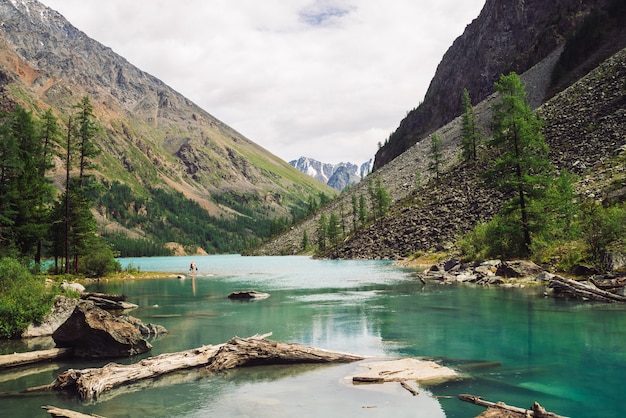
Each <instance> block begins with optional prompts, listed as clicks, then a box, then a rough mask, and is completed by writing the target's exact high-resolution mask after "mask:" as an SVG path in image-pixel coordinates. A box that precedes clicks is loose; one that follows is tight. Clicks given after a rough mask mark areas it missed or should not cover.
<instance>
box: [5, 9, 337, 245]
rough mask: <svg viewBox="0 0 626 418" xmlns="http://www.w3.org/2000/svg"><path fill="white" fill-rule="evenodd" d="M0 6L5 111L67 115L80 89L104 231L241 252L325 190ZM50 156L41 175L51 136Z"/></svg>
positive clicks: (107, 57) (121, 67) (171, 94)
mask: <svg viewBox="0 0 626 418" xmlns="http://www.w3.org/2000/svg"><path fill="white" fill-rule="evenodd" d="M0 15H2V16H3V25H2V26H1V27H0V97H2V101H1V103H2V105H1V106H2V108H3V109H4V110H12V109H13V108H14V107H15V106H16V105H20V106H22V107H24V108H26V109H29V110H33V112H34V114H35V116H37V115H40V114H41V113H42V112H43V111H44V110H45V109H47V108H48V107H52V108H53V109H54V111H55V114H56V116H57V117H58V118H59V120H60V121H61V122H62V123H67V120H68V117H69V115H70V114H71V112H73V108H72V107H73V105H75V104H76V103H78V101H79V100H80V99H81V97H83V96H89V97H90V99H91V102H92V104H93V106H94V113H95V115H96V116H97V119H98V123H99V125H100V127H101V130H100V132H99V134H98V141H97V142H98V145H99V149H100V150H101V151H102V152H101V153H100V155H99V156H98V157H97V160H96V167H95V168H94V169H93V171H92V174H93V175H94V176H95V178H96V179H98V180H97V181H98V182H99V183H102V184H104V186H105V187H104V188H103V189H101V191H100V192H99V193H97V194H96V195H94V196H93V197H94V198H95V199H96V201H97V217H98V220H99V223H100V229H101V232H102V233H103V234H116V235H117V234H120V236H123V237H127V238H131V239H147V240H151V241H155V242H159V243H162V242H165V241H176V242H178V243H180V244H182V245H183V246H185V247H188V248H189V249H190V250H191V251H194V249H195V248H196V247H202V248H205V249H206V250H207V251H209V252H232V251H241V250H242V249H243V248H247V247H249V246H251V245H254V244H255V243H258V242H259V240H260V239H261V238H263V237H266V236H268V235H269V234H270V233H271V232H275V231H276V230H277V229H278V228H280V227H283V226H285V225H286V224H288V223H289V222H291V220H292V219H293V218H297V217H299V216H302V215H303V214H304V213H305V212H306V210H307V205H308V200H309V198H310V197H311V196H314V197H318V196H319V195H320V194H322V193H323V194H326V195H328V196H333V195H334V194H335V192H334V191H333V190H332V189H331V188H330V187H327V186H326V185H324V184H322V183H320V182H317V181H315V180H314V179H312V178H310V177H309V176H306V175H305V174H303V173H300V172H299V171H298V170H296V169H295V168H293V167H291V166H290V165H289V164H288V163H287V162H285V161H282V160H281V159H279V158H278V157H276V156H275V155H273V154H271V153H270V152H269V151H267V150H265V149H263V148H262V147H260V146H258V145H257V144H255V143H254V142H252V141H250V140H249V139H247V138H245V137H244V136H242V135H241V134H239V133H238V132H237V131H235V130H234V129H232V128H230V127H229V126H227V125H225V124H224V123H222V122H220V121H219V120H217V119H216V118H214V117H213V116H211V115H210V114H209V113H207V112H206V111H204V110H203V109H201V108H199V107H198V106H197V105H195V104H194V103H192V102H190V101H189V100H188V99H186V98H185V97H183V96H182V95H181V94H179V93H177V92H176V91H174V90H172V89H171V88H170V87H168V86H167V85H165V84H164V83H163V82H161V81H160V80H158V79H156V78H154V77H152V76H151V75H149V74H146V73H144V72H142V71H141V70H139V69H138V68H136V67H134V66H132V65H131V64H129V63H128V62H127V61H126V60H125V59H124V58H122V57H120V56H119V55H117V54H115V53H114V52H113V51H111V50H110V49H109V48H106V47H105V46H103V45H101V44H99V43H98V42H96V41H94V40H92V39H90V38H88V37H87V36H86V35H85V34H84V33H82V32H80V31H79V30H77V29H76V28H74V27H73V26H72V25H71V24H70V23H69V22H67V21H66V20H65V19H64V18H63V17H62V16H61V15H59V14H58V13H56V12H55V11H53V10H51V9H48V8H46V7H45V6H44V5H42V4H41V3H39V2H37V1H34V0H20V1H8V0H3V1H1V2H0ZM62 142H63V141H60V143H61V144H62ZM58 154H59V156H58V157H57V159H56V161H55V162H56V164H55V169H54V170H53V172H52V173H51V175H52V177H53V181H54V184H55V185H57V186H59V187H60V186H62V184H63V181H64V166H63V160H62V158H61V156H62V155H63V146H62V145H61V146H60V147H59V148H58ZM183 218H185V221H184V222H182V221H181V219H183ZM207 225H208V226H207ZM198 230H201V231H202V232H198Z"/></svg>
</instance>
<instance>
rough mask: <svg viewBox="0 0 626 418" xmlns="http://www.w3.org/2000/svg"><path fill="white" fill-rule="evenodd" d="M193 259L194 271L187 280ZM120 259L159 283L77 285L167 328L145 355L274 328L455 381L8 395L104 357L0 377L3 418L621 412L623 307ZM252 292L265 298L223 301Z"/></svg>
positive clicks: (337, 370)
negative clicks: (502, 407)
mask: <svg viewBox="0 0 626 418" xmlns="http://www.w3.org/2000/svg"><path fill="white" fill-rule="evenodd" d="M192 260H194V261H195V262H196V264H197V266H198V271H197V272H195V274H194V276H195V277H191V276H190V273H189V271H188V266H189V263H190V262H191V261H192ZM121 262H122V264H123V265H127V264H129V263H132V265H134V266H139V267H140V268H141V270H142V271H169V272H171V273H172V277H171V278H168V279H159V280H149V279H146V280H127V281H124V282H121V283H120V282H115V283H113V282H112V283H102V282H101V283H99V284H94V285H90V289H89V290H93V291H106V292H110V293H124V294H126V295H127V296H128V300H129V301H130V302H133V303H136V304H138V305H139V306H140V308H139V309H137V310H135V311H133V312H132V315H133V316H136V317H138V318H140V319H142V320H143V321H144V322H153V323H159V324H162V325H164V326H165V327H166V328H167V329H168V330H169V333H168V334H167V335H165V336H162V337H159V338H158V339H156V340H153V341H152V344H153V345H154V348H153V350H152V352H151V353H150V355H157V354H160V353H164V352H172V351H180V350H184V349H188V348H193V347H198V346H201V345H205V344H218V343H222V342H225V341H226V340H228V339H229V338H231V337H233V336H235V335H238V336H244V337H245V336H250V335H253V334H256V333H266V332H272V333H273V335H272V337H271V338H272V339H274V340H277V341H285V342H298V343H303V344H307V345H312V346H316V347H320V348H326V349H331V350H338V351H347V352H352V353H357V354H362V355H368V356H426V357H434V358H436V359H437V361H438V362H440V363H442V364H444V365H447V366H450V367H453V368H456V369H458V370H459V371H461V372H462V373H463V374H464V378H462V379H459V380H457V381H454V382H449V383H445V384H440V385H437V386H431V387H424V388H421V390H420V391H421V394H420V395H419V396H416V397H413V396H411V395H410V394H409V393H408V392H407V391H405V390H404V389H402V388H400V387H399V385H397V384H385V385H365V386H363V385H360V386H358V387H354V386H352V385H351V384H350V383H349V381H348V380H346V376H349V375H350V373H351V372H353V371H354V369H355V367H356V366H355V365H354V364H350V365H338V366H337V365H333V366H295V367H294V366H292V367H285V366H274V367H259V368H250V369H241V370H234V371H229V372H227V373H219V374H209V373H207V372H204V371H202V370H196V371H190V372H189V371H188V372H181V373H177V374H175V375H172V376H167V377H164V378H162V379H159V380H157V381H154V382H149V383H147V384H145V385H135V386H131V387H126V388H124V389H117V390H113V391H111V392H110V393H108V394H107V395H105V396H103V397H102V398H101V399H99V400H98V401H96V402H91V403H82V402H81V401H80V400H78V399H76V398H72V397H67V396H64V395H58V394H52V393H47V394H43V395H28V396H26V395H23V394H21V395H20V394H15V393H14V392H17V391H21V390H23V389H24V388H26V387H31V386H36V385H42V384H46V383H50V382H51V381H52V380H53V379H54V377H55V376H56V375H57V374H58V373H60V372H62V371H65V370H66V369H67V368H70V367H75V368H83V367H95V366H100V365H103V364H105V363H106V362H90V363H72V364H69V363H51V364H45V365H43V366H37V368H23V369H20V370H17V371H11V372H0V392H3V393H4V394H3V395H2V396H0V407H1V410H2V415H3V416H14V417H34V416H41V417H45V416H48V415H47V414H46V413H45V411H43V410H41V409H40V406H41V405H49V404H52V405H56V406H58V407H62V408H69V409H73V410H78V411H81V412H85V413H89V414H98V415H102V416H106V417H109V418H112V417H144V416H154V417H157V416H159V417H174V416H176V417H178V416H180V417H204V416H216V417H217V416H228V417H247V416H255V417H259V416H261V417H265V416H267V417H282V416H284V417H288V416H289V417H291V416H304V417H308V416H310V417H317V416H322V415H325V416H327V417H335V416H341V417H351V416H359V417H360V416H373V417H387V416H394V417H443V416H447V417H473V416H476V415H478V414H479V413H481V412H482V411H483V410H484V408H481V407H477V406H474V405H470V404H467V403H463V402H461V401H459V400H457V399H456V395H458V394H459V393H471V394H476V395H480V396H482V397H484V398H485V399H488V400H492V401H504V402H506V403H508V404H512V405H517V406H521V407H529V406H530V405H531V404H532V403H533V401H538V402H539V403H541V404H542V405H543V406H544V407H546V408H547V409H548V410H551V411H553V412H557V413H559V414H561V415H567V416H571V417H587V416H594V417H622V416H626V404H624V403H623V401H622V393H623V388H624V382H625V378H624V376H626V338H625V337H626V315H625V313H626V307H625V306H621V305H607V304H596V303H580V302H565V301H558V300H553V299H548V298H544V297H542V296H541V289H532V290H527V289H503V288H475V287H468V286H440V285H436V284H427V285H423V284H422V283H421V282H420V281H419V280H416V278H415V276H414V274H413V271H412V270H409V269H402V268H398V267H395V266H393V265H391V264H389V263H386V262H376V261H329V260H311V259H309V258H306V257H239V256H206V257H193V258H191V257H163V258H145V259H144V258H139V259H131V260H128V259H124V260H121ZM178 274H183V275H185V276H186V277H185V278H184V279H178V278H176V275H178ZM250 289H253V290H257V291H261V292H267V293H270V294H271V297H270V298H268V299H263V300H257V301H249V302H241V301H232V300H229V299H228V298H227V297H226V296H227V295H228V294H229V293H230V292H232V291H237V290H250ZM32 344H33V342H31V345H32ZM41 344H45V341H44V342H42V343H41ZM25 349H27V348H26V346H25V344H24V343H18V342H4V343H0V350H1V351H2V352H3V353H7V352H13V351H21V350H25ZM136 360H138V358H136V359H128V360H123V361H118V362H130V361H136ZM33 370H35V371H37V373H34V374H27V373H31V372H32V371H33ZM8 392H10V393H8ZM448 396H449V397H451V398H448ZM599 407H600V408H599ZM592 409H593V410H592Z"/></svg>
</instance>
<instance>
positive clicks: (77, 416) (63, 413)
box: [41, 405, 104, 418]
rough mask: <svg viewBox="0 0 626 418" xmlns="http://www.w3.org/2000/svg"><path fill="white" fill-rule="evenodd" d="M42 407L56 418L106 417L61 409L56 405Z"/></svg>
mask: <svg viewBox="0 0 626 418" xmlns="http://www.w3.org/2000/svg"><path fill="white" fill-rule="evenodd" d="M41 408H42V409H45V410H46V411H48V413H49V414H50V415H51V416H53V417H55V418H104V417H102V416H100V415H87V414H82V413H80V412H76V411H72V410H69V409H61V408H57V407H56V406H52V405H46V406H42V407H41Z"/></svg>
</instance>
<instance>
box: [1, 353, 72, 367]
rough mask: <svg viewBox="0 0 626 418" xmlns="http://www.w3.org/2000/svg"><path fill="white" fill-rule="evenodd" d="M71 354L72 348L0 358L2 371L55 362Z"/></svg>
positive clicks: (8, 355) (16, 354)
mask: <svg viewBox="0 0 626 418" xmlns="http://www.w3.org/2000/svg"><path fill="white" fill-rule="evenodd" d="M71 354H72V349H71V348H52V349H50V350H39V351H29V352H26V353H13V354H5V355H1V356H0V369H8V368H11V367H17V366H23V365H25V364H32V363H38V362H40V361H47V360H55V359H59V358H64V357H69V356H70V355H71Z"/></svg>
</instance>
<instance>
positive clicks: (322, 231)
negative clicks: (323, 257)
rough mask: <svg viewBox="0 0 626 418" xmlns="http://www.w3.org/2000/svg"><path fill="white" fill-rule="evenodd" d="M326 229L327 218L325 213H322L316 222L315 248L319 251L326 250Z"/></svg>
mask: <svg viewBox="0 0 626 418" xmlns="http://www.w3.org/2000/svg"><path fill="white" fill-rule="evenodd" d="M327 231H328V220H327V218H326V214H325V213H322V214H321V215H320V219H319V221H318V223H317V248H318V250H319V251H320V252H323V251H326V233H327Z"/></svg>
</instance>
